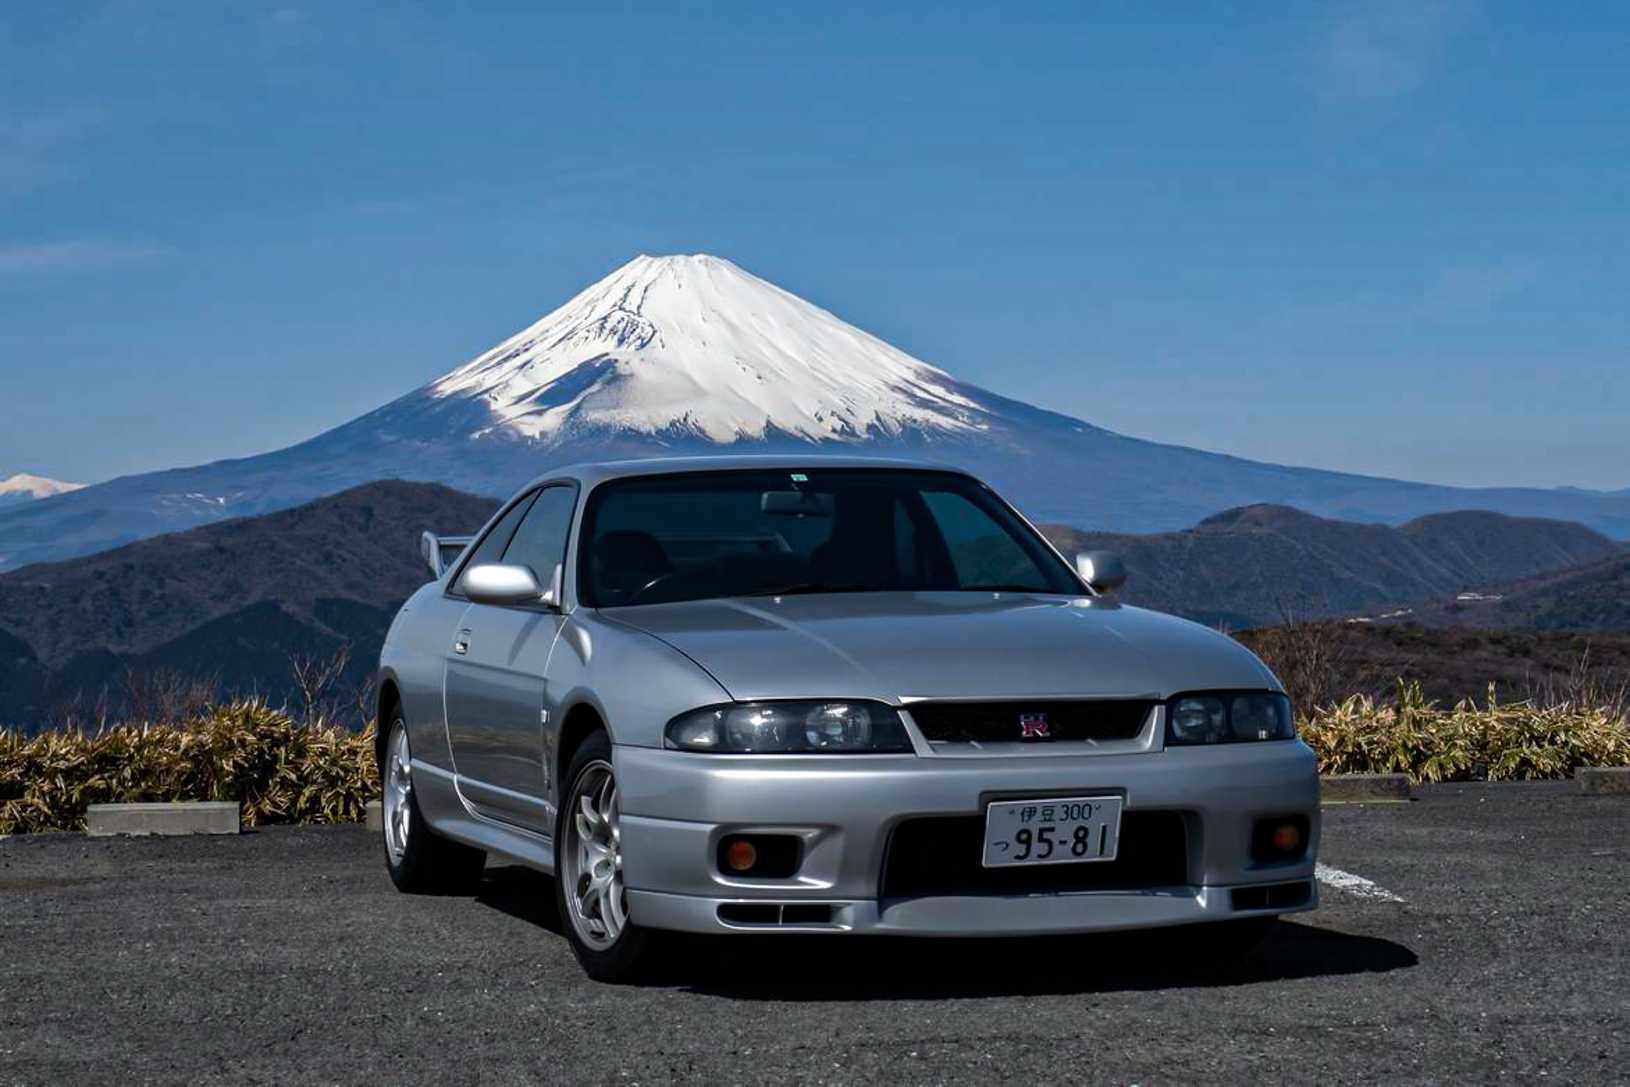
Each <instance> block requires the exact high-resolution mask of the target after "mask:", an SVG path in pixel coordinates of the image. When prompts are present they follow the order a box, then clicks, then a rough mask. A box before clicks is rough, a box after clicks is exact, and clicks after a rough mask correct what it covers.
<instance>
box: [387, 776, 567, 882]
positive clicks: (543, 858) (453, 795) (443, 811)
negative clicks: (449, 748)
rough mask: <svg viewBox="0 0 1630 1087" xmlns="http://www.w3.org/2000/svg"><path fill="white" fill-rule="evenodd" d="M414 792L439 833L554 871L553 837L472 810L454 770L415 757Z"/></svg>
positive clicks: (508, 858)
mask: <svg viewBox="0 0 1630 1087" xmlns="http://www.w3.org/2000/svg"><path fill="white" fill-rule="evenodd" d="M413 792H414V795H415V796H417V797H418V800H419V810H420V812H421V813H423V815H424V817H425V819H426V821H428V822H429V823H430V826H431V829H433V830H434V831H435V832H436V833H437V834H440V835H443V836H445V837H448V838H451V839H453V840H454V841H455V842H463V843H464V844H465V845H472V846H475V847H476V848H477V849H485V850H486V851H487V852H488V853H492V854H496V855H498V856H500V857H503V858H505V859H507V860H511V861H514V862H516V863H517V864H524V865H526V866H527V867H528V868H535V869H537V870H538V871H540V872H543V873H546V874H548V875H554V872H555V846H554V842H553V840H552V839H550V838H549V837H548V836H547V835H544V834H535V833H533V832H532V831H530V830H523V829H522V828H520V827H516V826H511V825H510V824H508V823H500V822H498V821H497V820H496V819H489V818H487V817H486V816H484V815H480V814H478V813H476V812H475V811H472V810H471V809H470V806H469V804H467V803H466V802H465V800H464V798H463V797H462V796H461V795H460V794H459V790H458V782H457V780H456V779H455V778H454V776H453V774H452V773H451V772H450V771H448V770H444V769H442V768H441V767H440V766H432V765H431V764H430V763H427V762H420V761H419V760H418V759H414V760H413Z"/></svg>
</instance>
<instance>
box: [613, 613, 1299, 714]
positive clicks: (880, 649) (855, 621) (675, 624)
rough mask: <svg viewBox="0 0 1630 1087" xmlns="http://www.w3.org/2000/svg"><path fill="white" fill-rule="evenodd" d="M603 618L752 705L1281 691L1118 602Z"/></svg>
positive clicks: (1211, 643)
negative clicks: (681, 658)
mask: <svg viewBox="0 0 1630 1087" xmlns="http://www.w3.org/2000/svg"><path fill="white" fill-rule="evenodd" d="M601 614H602V616H603V617H605V618H607V619H610V620H613V621H616V622H620V623H626V624H628V625H631V626H634V627H636V628H638V629H640V630H644V631H646V632H647V633H649V634H651V635H653V636H655V637H657V638H660V639H662V640H663V641H664V642H667V643H668V644H670V645H672V646H673V647H674V648H676V649H678V650H679V651H680V652H682V653H684V654H686V655H687V656H689V657H690V658H691V659H692V660H694V661H695V662H696V663H697V664H698V665H700V666H701V667H703V668H705V669H706V670H707V671H708V672H709V673H711V674H712V676H713V677H714V678H715V679H716V680H718V681H719V683H720V684H722V685H723V686H724V688H725V689H726V690H727V691H729V692H730V695H731V697H732V698H736V699H743V700H745V699H757V698H806V697H814V698H834V697H843V698H877V699H883V700H885V701H893V700H896V699H907V698H1038V697H1041V696H1058V697H1081V696H1156V697H1165V696H1168V695H1171V694H1174V693H1176V692H1178V691H1185V690H1200V689H1206V688H1228V687H1245V688H1252V687H1264V686H1278V684H1277V681H1275V680H1274V678H1273V675H1272V673H1270V672H1269V671H1268V669H1267V668H1266V667H1265V666H1264V665H1263V664H1262V663H1261V662H1260V661H1258V660H1257V658H1256V657H1255V656H1254V655H1253V654H1252V653H1251V652H1250V651H1249V650H1247V649H1246V648H1245V647H1244V646H1242V645H1240V644H1239V643H1238V642H1236V641H1234V640H1233V639H1232V638H1229V637H1227V636H1226V635H1223V634H1220V633H1218V632H1217V631H1214V630H1211V629H1209V628H1207V627H1203V626H1200V625H1198V624H1196V623H1191V622H1188V621H1187V620H1184V619H1178V618H1175V617H1173V616H1170V615H1163V614H1161V613H1159V612H1152V611H1145V610H1144V609H1142V608H1132V607H1126V606H1124V605H1121V604H1118V603H1116V602H1114V601H1113V600H1104V599H1096V600H1095V599H1072V598H1062V597H1056V596H1039V595H1028V594H1015V593H992V594H984V593H981V594H977V595H976V594H972V593H867V594H858V593H857V594H826V595H812V596H789V597H781V598H768V597H751V598H736V599H728V600H704V601H690V602H684V603H677V604H653V605H648V606H643V607H623V608H615V609H608V610H606V611H603V612H602V613H601Z"/></svg>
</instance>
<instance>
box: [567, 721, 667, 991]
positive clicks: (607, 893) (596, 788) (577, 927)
mask: <svg viewBox="0 0 1630 1087" xmlns="http://www.w3.org/2000/svg"><path fill="white" fill-rule="evenodd" d="M564 780H565V782H566V788H565V790H564V791H563V792H562V793H561V803H560V810H559V811H558V812H557V813H556V815H555V906H556V908H557V909H558V910H559V911H560V922H561V924H560V927H561V929H562V930H563V931H564V932H565V933H566V939H567V940H568V941H569V942H570V943H571V945H572V953H573V954H575V955H576V956H577V961H578V962H579V963H581V964H582V966H583V971H584V973H586V974H588V975H589V977H591V978H593V979H594V980H595V981H604V982H609V983H611V984H614V985H620V984H625V983H627V982H631V981H637V980H639V979H640V978H641V977H642V976H644V974H645V971H646V969H647V968H648V967H649V965H650V962H651V959H652V957H653V944H654V943H655V941H656V937H657V934H656V933H654V932H652V931H651V930H650V929H645V928H641V927H640V926H638V925H636V924H634V923H633V922H632V921H630V920H629V919H628V904H627V894H626V891H625V889H624V886H623V878H622V828H621V825H620V823H621V808H620V806H619V804H618V800H617V775H616V771H615V770H614V769H613V767H612V765H611V738H610V737H609V736H607V735H606V734H605V733H604V732H595V733H593V734H592V735H590V736H589V737H588V738H587V739H585V740H584V741H583V743H582V745H581V746H580V747H579V748H578V749H577V752H576V753H575V754H574V755H573V756H572V762H571V765H570V766H569V767H568V768H567V770H566V776H565V778H564Z"/></svg>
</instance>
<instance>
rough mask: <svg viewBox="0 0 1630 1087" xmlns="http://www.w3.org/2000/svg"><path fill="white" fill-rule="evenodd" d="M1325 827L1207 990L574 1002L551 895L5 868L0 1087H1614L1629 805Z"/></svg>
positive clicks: (958, 946)
mask: <svg viewBox="0 0 1630 1087" xmlns="http://www.w3.org/2000/svg"><path fill="white" fill-rule="evenodd" d="M1418 792H1419V795H1420V799H1419V800H1417V801H1416V802H1414V803H1412V804H1407V805H1390V806H1387V805H1374V806H1353V807H1334V808H1329V809H1327V810H1326V822H1325V842H1324V851H1323V858H1322V859H1323V860H1324V861H1325V862H1326V863H1328V864H1329V865H1331V866H1334V867H1335V868H1338V869H1341V870H1343V871H1345V872H1348V873H1353V874H1356V875H1359V876H1362V877H1364V878H1366V879H1369V880H1371V881H1373V882H1374V883H1375V884H1377V885H1378V886H1379V887H1380V888H1384V889H1385V890H1386V891H1389V892H1391V893H1392V894H1393V895H1395V896H1398V897H1401V898H1402V899H1403V901H1401V902H1398V901H1390V900H1387V899H1386V898H1382V897H1375V896H1373V895H1372V896H1370V897H1366V896H1363V895H1360V894H1357V893H1353V892H1351V891H1344V890H1337V889H1334V888H1331V887H1325V888H1323V907H1322V908H1321V909H1320V910H1319V911H1318V912H1317V913H1315V914H1312V915H1304V916H1303V917H1302V918H1300V919H1298V920H1296V921H1294V922H1291V923H1286V924H1283V925H1281V926H1280V931H1279V933H1278V934H1277V935H1276V936H1275V937H1274V938H1273V939H1272V940H1270V942H1269V943H1268V944H1267V945H1266V946H1265V947H1264V948H1263V949H1262V950H1261V951H1259V952H1257V953H1256V954H1255V955H1253V956H1252V957H1250V958H1249V959H1247V960H1245V961H1244V962H1243V963H1239V964H1235V965H1231V966H1218V965H1214V964H1211V963H1207V962H1206V961H1204V956H1201V955H1197V954H1195V952H1194V950H1193V948H1192V946H1191V945H1190V944H1188V943H1185V942H1184V941H1181V940H1179V939H1178V938H1176V937H1174V936H1172V935H1170V934H1164V935H1161V934H1151V935H1147V936H1139V937H1126V936H1121V937H1114V938H1103V937H1092V938H1070V939H1048V940H1022V941H972V942H970V941H960V942H942V941H932V942H924V941H895V940H890V941H883V940H872V939H868V940H847V941H846V940H841V939H810V938H804V939H798V940H788V939H785V938H782V939H774V938H762V939H753V940H751V941H745V942H744V941H741V940H730V941H696V942H692V943H689V944H687V945H686V946H685V948H684V950H683V953H682V954H680V955H677V956H675V957H674V960H673V961H672V963H671V964H670V965H669V966H668V967H667V968H666V969H665V971H664V972H663V975H662V976H661V977H659V978H658V979H657V980H656V981H655V982H654V983H653V984H650V985H647V986H644V987H640V988H628V987H620V988H619V987H610V986H604V985H597V984H594V983H592V982H590V981H588V980H586V979H585V978H584V977H583V975H582V973H581V972H580V971H579V970H578V968H577V964H576V962H575V961H574V960H573V959H572V956H571V952H570V951H569V950H568V949H567V946H566V943H565V941H564V940H563V939H562V938H561V937H560V936H559V935H558V925H559V923H558V919H557V918H555V917H554V916H553V912H552V909H551V908H550V907H549V906H548V905H547V901H548V894H547V891H548V884H547V881H546V880H544V879H543V878H541V877H538V876H535V875H532V874H530V873H527V872H524V871H521V870H519V869H515V868H499V867H489V869H488V873H487V878H486V881H485V884H484V887H483V889H482V893H481V894H480V895H478V896H477V897H475V898H473V899H472V898H439V899H438V898H410V897H407V896H403V895H399V894H397V893H396V892H395V890H394V889H393V888H392V887H391V885H390V882H389V880H388V879H387V878H386V876H385V872H384V867H383V862H382V860H381V857H380V847H379V845H378V843H377V842H376V841H375V839H374V837H373V836H372V835H371V834H369V833H367V832H365V831H363V830H361V829H353V828H303V829H302V828H290V829H271V830H266V831H262V832H259V833H254V834H245V835H242V836H240V837H237V838H207V839H206V838H187V839H118V840H107V839H98V840H91V839H86V838H84V837H82V836H79V835H70V834H53V835H40V836H36V837H19V838H11V839H7V840H4V841H0V962H3V964H4V970H5V973H4V981H3V982H0V1082H5V1083H41V1084H43V1083H65V1082H73V1083H120V1084H124V1083H131V1082H179V1081H185V1082H191V1083H200V1082H205V1083H207V1082H219V1081H233V1082H268V1081H270V1082H287V1081H295V1080H298V1081H302V1082H312V1083H348V1084H354V1083H361V1082H368V1081H374V1082H380V1083H395V1082H402V1081H421V1080H422V1081H432V1080H433V1081H435V1082H437V1083H465V1082H472V1083H473V1082H492V1083H508V1082H516V1081H544V1082H552V1083H560V1082H614V1083H641V1082H645V1083H650V1082H661V1081H669V1080H674V1079H692V1078H694V1079H703V1078H705V1079H707V1080H710V1081H715V1082H740V1083H747V1082H758V1081H766V1080H776V1081H784V1082H817V1083H819V1082H824V1083H849V1082H865V1081H872V1080H889V1081H892V1082H906V1083H917V1082H988V1081H991V1080H996V1079H1009V1078H1010V1079H1015V1080H1022V1081H1027V1082H1030V1083H1056V1082H1060V1081H1084V1082H1093V1083H1143V1084H1157V1083H1185V1082H1193V1081H1196V1080H1207V1081H1230V1082H1243V1081H1250V1082H1277V1081H1294V1082H1306V1081H1313V1080H1318V1081H1321V1082H1338V1083H1340V1082H1371V1081H1378V1080H1386V1081H1388V1082H1433V1081H1441V1082H1454V1083H1463V1082H1482V1081H1496V1080H1531V1081H1537V1080H1540V1079H1542V1078H1543V1079H1545V1080H1546V1081H1548V1082H1603V1081H1612V1080H1627V1079H1630V984H1627V982H1630V950H1627V949H1630V905H1627V902H1630V898H1627V896H1626V893H1625V877H1626V875H1627V874H1630V864H1627V861H1630V798H1625V797H1585V796H1580V795H1578V794H1576V793H1575V792H1574V791H1573V789H1572V787H1571V786H1570V785H1567V784H1530V785H1500V786H1440V787H1436V788H1430V789H1423V790H1419V791H1418Z"/></svg>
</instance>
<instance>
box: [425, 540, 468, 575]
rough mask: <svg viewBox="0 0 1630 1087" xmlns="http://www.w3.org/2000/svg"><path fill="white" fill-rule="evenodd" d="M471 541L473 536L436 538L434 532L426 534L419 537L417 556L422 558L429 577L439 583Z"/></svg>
mask: <svg viewBox="0 0 1630 1087" xmlns="http://www.w3.org/2000/svg"><path fill="white" fill-rule="evenodd" d="M473 539H475V537H474V536H438V535H436V534H435V533H434V532H426V533H425V534H424V535H422V536H420V537H419V554H420V555H421V556H423V558H424V561H425V565H426V566H428V567H430V573H431V576H433V577H434V578H436V579H437V580H438V581H439V580H441V576H442V575H443V574H445V573H446V572H447V568H448V567H449V566H451V565H453V563H454V562H455V561H457V559H458V557H459V555H461V554H463V553H464V549H465V548H466V547H469V546H470V541H471V540H473Z"/></svg>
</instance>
